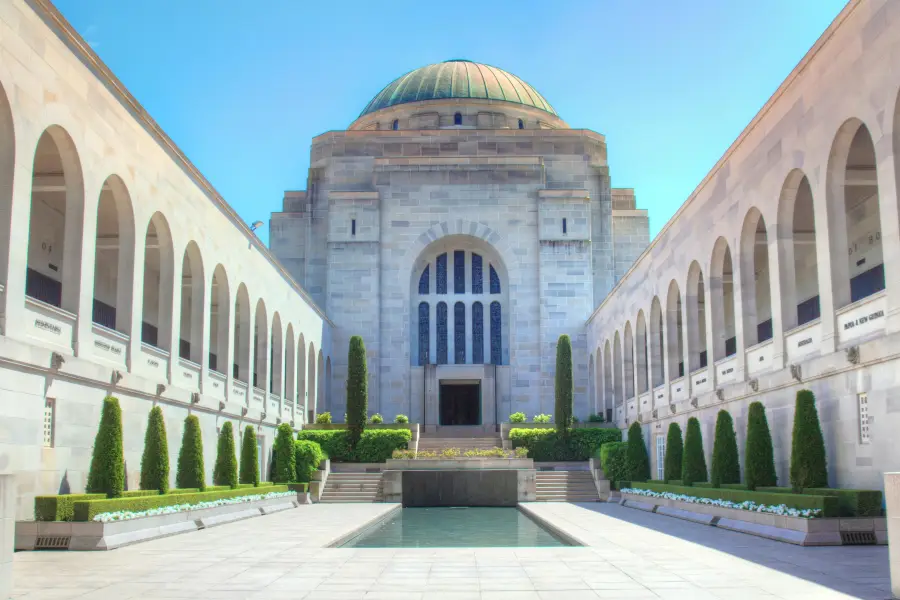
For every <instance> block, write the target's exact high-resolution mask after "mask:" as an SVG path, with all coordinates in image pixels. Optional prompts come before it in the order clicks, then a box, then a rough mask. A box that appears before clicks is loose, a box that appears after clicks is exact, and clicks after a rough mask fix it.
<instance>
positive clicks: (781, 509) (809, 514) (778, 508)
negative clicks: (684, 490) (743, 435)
mask: <svg viewBox="0 0 900 600" xmlns="http://www.w3.org/2000/svg"><path fill="white" fill-rule="evenodd" d="M620 491H622V492H625V493H626V494H636V495H638V496H647V497H650V498H666V499H667V500H678V501H679V502H688V503H691V504H708V505H711V506H720V507H722V508H735V509H737V510H748V511H755V512H759V513H771V514H775V515H786V516H789V517H803V518H805V519H813V518H816V517H821V516H822V509H819V508H803V509H800V508H789V507H788V506H787V505H786V504H776V505H771V504H757V503H756V502H753V501H752V500H744V501H743V502H732V501H730V500H721V499H719V498H702V497H697V496H688V495H685V494H675V493H672V492H654V491H651V490H641V489H637V488H625V489H623V490H620Z"/></svg>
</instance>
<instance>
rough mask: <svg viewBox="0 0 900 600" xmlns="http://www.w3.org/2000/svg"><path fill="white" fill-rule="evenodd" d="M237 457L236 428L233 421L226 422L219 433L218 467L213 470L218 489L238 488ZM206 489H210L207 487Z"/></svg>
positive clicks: (214, 481)
mask: <svg viewBox="0 0 900 600" xmlns="http://www.w3.org/2000/svg"><path fill="white" fill-rule="evenodd" d="M237 482H238V476H237V456H236V455H235V452H234V428H233V427H232V425H231V421H225V423H224V424H223V425H222V430H221V431H220V432H219V444H218V447H217V448H216V465H215V467H214V468H213V483H214V484H215V487H217V488H228V489H234V488H235V487H237ZM206 489H210V488H209V487H207V488H206Z"/></svg>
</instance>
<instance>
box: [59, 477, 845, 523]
mask: <svg viewBox="0 0 900 600" xmlns="http://www.w3.org/2000/svg"><path fill="white" fill-rule="evenodd" d="M631 487H633V488H636V489H639V490H650V491H652V492H670V493H673V494H684V495H685V496H695V497H697V498H712V499H717V500H728V501H731V502H744V501H746V500H751V501H753V502H756V503H757V504H771V505H776V506H777V505H779V504H786V505H787V506H788V507H789V508H797V509H816V508H817V509H819V510H821V511H822V516H823V517H836V516H838V513H839V508H838V499H837V498H835V497H834V496H813V495H811V494H784V493H780V492H759V491H756V492H750V491H747V490H732V489H728V488H707V487H699V486H694V487H687V486H677V485H664V484H660V483H637V482H635V483H632V484H631ZM76 511H77V507H76ZM76 515H77V512H76Z"/></svg>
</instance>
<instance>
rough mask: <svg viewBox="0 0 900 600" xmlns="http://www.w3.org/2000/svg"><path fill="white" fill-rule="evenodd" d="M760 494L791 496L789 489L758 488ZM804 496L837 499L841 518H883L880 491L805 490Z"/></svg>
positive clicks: (791, 491)
mask: <svg viewBox="0 0 900 600" xmlns="http://www.w3.org/2000/svg"><path fill="white" fill-rule="evenodd" d="M756 489H757V490H759V491H762V492H773V493H776V494H792V493H793V490H792V489H791V488H789V487H774V486H773V487H760V488H756ZM802 493H803V494H804V495H812V496H833V497H835V498H837V499H838V511H839V516H841V517H880V516H883V514H884V511H883V510H882V508H881V506H882V494H881V491H880V490H847V489H834V488H806V489H805V490H803V492H802Z"/></svg>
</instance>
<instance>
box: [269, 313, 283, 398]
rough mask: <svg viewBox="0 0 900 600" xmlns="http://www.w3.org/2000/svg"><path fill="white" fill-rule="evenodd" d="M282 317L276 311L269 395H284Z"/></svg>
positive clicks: (273, 325) (273, 324)
mask: <svg viewBox="0 0 900 600" xmlns="http://www.w3.org/2000/svg"><path fill="white" fill-rule="evenodd" d="M282 336H283V331H282V329H281V315H280V314H279V312H278V311H277V310H276V311H275V314H274V315H273V316H272V334H271V338H270V339H271V348H270V350H269V393H271V394H276V395H277V396H279V397H281V396H283V395H284V338H283V337H282Z"/></svg>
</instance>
